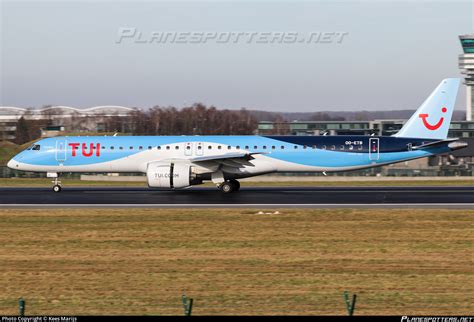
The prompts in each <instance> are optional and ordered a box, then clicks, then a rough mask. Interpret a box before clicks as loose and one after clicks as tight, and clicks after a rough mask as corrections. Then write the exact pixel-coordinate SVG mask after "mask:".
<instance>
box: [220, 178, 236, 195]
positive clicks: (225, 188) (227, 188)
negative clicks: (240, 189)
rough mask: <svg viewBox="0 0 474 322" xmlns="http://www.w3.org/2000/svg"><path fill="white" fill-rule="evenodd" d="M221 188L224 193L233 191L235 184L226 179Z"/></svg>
mask: <svg viewBox="0 0 474 322" xmlns="http://www.w3.org/2000/svg"><path fill="white" fill-rule="evenodd" d="M219 189H221V191H222V192H223V193H231V192H233V191H234V190H235V185H233V184H232V183H231V182H229V181H226V182H224V183H222V184H221V185H220V186H219Z"/></svg>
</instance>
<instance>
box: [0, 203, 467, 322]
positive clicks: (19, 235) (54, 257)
mask: <svg viewBox="0 0 474 322" xmlns="http://www.w3.org/2000/svg"><path fill="white" fill-rule="evenodd" d="M273 211H274V210H272V211H271V212H272V214H258V210H253V209H252V210H245V209H242V210H239V209H233V210H226V209H199V210H193V209H122V210H120V209H88V210H84V209H68V210H47V211H45V210H7V209H2V210H0V216H1V217H0V218H1V221H0V222H1V224H0V245H1V246H0V263H1V265H0V276H1V279H0V315H5V314H12V315H13V314H17V312H18V305H17V300H18V298H19V297H20V296H23V297H24V298H25V299H26V301H27V304H26V313H27V314H32V315H45V314H57V315H66V314H67V315H69V314H72V315H81V314H149V315H151V314H153V315H155V314H156V315H162V314H163V315H167V314H183V309H182V306H181V299H180V296H181V294H182V290H183V289H185V290H186V291H187V294H188V296H191V297H193V298H194V301H195V302H194V304H195V305H194V310H193V313H194V314H195V315H201V314H278V315H282V314H338V315H345V314H347V313H346V308H345V304H344V301H343V297H342V294H343V291H345V290H347V291H349V292H351V293H357V295H358V301H357V305H356V310H355V314H356V315H357V314H378V315H381V314H399V315H400V314H403V315H405V314H406V315H414V314H427V315H447V314H461V315H468V314H470V315H472V314H473V313H474V304H473V302H472V301H471V300H472V297H473V296H474V276H473V273H474V267H473V255H474V249H473V246H474V243H473V242H474V234H473V233H474V231H473V228H474V225H473V216H474V210H407V209H404V210H391V209H388V210H363V209H358V210H351V209H331V210H324V209H314V210H311V209H301V210H298V209H291V210H285V209H281V210H279V213H278V214H275V213H273Z"/></svg>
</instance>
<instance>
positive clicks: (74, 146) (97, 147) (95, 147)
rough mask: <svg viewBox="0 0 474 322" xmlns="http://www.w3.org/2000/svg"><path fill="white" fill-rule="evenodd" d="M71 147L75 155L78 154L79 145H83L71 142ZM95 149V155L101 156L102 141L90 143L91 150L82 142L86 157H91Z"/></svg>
mask: <svg viewBox="0 0 474 322" xmlns="http://www.w3.org/2000/svg"><path fill="white" fill-rule="evenodd" d="M68 145H69V146H70V147H71V152H72V156H73V157H75V156H76V155H77V152H76V150H78V149H79V146H80V145H81V144H80V143H69V144H68ZM94 150H95V155H96V156H97V157H100V143H97V144H94V143H91V144H90V145H89V151H87V146H86V144H85V143H82V155H83V156H85V157H91V156H92V155H93V154H94Z"/></svg>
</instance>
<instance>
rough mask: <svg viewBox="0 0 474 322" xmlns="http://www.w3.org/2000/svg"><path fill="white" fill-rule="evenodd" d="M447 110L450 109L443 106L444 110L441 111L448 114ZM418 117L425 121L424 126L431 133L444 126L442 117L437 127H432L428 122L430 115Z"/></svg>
mask: <svg viewBox="0 0 474 322" xmlns="http://www.w3.org/2000/svg"><path fill="white" fill-rule="evenodd" d="M447 110H448V109H447V108H446V107H444V106H443V108H442V109H441V112H443V113H446V111H447ZM418 116H419V117H420V118H421V119H422V120H423V125H424V126H425V127H426V128H427V129H428V130H430V131H435V130H437V129H439V128H440V126H441V125H442V124H443V121H444V117H441V118H440V119H439V121H438V123H436V124H435V125H432V124H430V123H429V122H428V120H427V118H428V114H420V115H418Z"/></svg>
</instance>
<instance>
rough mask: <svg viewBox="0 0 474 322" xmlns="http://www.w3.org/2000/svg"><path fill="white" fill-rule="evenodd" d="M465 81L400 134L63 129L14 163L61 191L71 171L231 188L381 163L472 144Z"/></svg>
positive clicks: (451, 84) (434, 98) (452, 85)
mask: <svg viewBox="0 0 474 322" xmlns="http://www.w3.org/2000/svg"><path fill="white" fill-rule="evenodd" d="M459 82H460V81H459V79H456V78H450V79H444V80H443V81H442V82H441V83H440V84H439V85H438V87H437V88H436V89H435V90H434V91H433V93H432V94H431V95H430V96H429V97H428V98H427V99H426V100H425V102H424V103H423V104H422V105H421V106H420V107H419V108H418V110H417V111H416V112H415V114H414V115H413V116H412V117H411V118H410V119H409V120H408V121H407V122H406V123H405V125H404V126H403V127H402V129H401V130H400V131H399V132H398V133H396V134H395V135H393V136H112V137H111V136H90V137H88V136H86V137H83V136H62V137H54V138H46V139H42V140H39V141H38V142H36V143H35V144H33V145H32V146H30V147H29V148H27V149H26V150H25V151H23V152H21V153H19V154H18V155H16V156H15V157H14V158H13V159H11V160H10V161H9V162H8V167H9V168H11V169H16V170H22V171H34V172H46V173H47V176H48V177H51V178H54V181H53V184H54V186H53V191H54V192H59V191H61V183H60V181H59V175H60V174H62V173H66V172H98V173H107V172H122V173H124V172H142V173H144V174H146V177H147V181H148V186H149V187H153V188H155V187H156V188H158V187H159V188H170V189H180V188H186V187H189V186H192V185H197V184H201V183H203V182H204V181H207V180H210V181H212V182H213V183H214V184H216V185H217V187H218V188H219V189H220V190H222V191H223V192H224V193H230V192H232V191H236V190H239V188H240V184H239V181H237V180H238V179H241V178H247V177H252V176H258V175H262V174H268V173H276V172H323V173H326V172H335V171H348V170H356V169H364V168H371V167H378V166H382V165H387V164H391V163H396V162H401V161H407V160H413V159H418V158H423V157H429V156H432V155H437V154H441V153H446V152H450V151H453V150H457V149H460V148H464V147H466V146H467V144H466V143H464V142H459V141H458V139H447V134H448V129H449V125H450V122H451V116H452V114H453V109H454V103H455V100H456V95H457V91H458V88H459Z"/></svg>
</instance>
